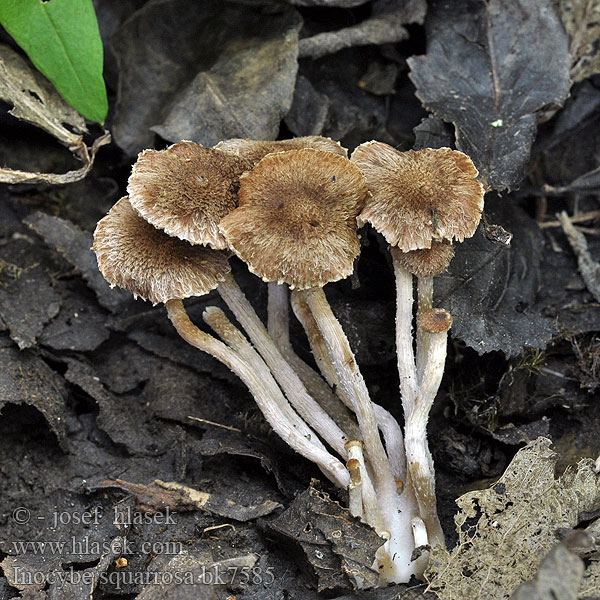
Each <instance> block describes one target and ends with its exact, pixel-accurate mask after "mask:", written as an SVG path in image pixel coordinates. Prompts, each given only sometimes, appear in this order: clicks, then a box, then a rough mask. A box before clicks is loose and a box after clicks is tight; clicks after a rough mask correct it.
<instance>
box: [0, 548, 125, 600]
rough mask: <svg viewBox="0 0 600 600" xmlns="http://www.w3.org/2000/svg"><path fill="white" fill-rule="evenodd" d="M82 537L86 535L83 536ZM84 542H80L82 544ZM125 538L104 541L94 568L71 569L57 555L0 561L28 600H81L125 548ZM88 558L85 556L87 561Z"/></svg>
mask: <svg viewBox="0 0 600 600" xmlns="http://www.w3.org/2000/svg"><path fill="white" fill-rule="evenodd" d="M84 539H85V538H84ZM84 544H85V542H81V545H82V547H83V546H84ZM126 547H127V545H126V539H124V538H121V537H116V538H114V539H113V540H111V541H110V542H107V543H106V546H105V548H106V551H105V552H104V553H103V554H102V556H101V557H100V559H99V560H98V561H97V564H95V565H94V566H93V567H88V568H85V569H76V570H75V569H73V567H72V566H67V565H66V564H65V562H66V561H64V557H62V556H60V555H56V554H55V555H54V556H40V555H37V554H23V555H18V556H7V557H6V558H5V559H4V560H3V561H2V562H1V563H0V567H2V570H3V572H4V573H5V575H6V578H7V579H8V581H9V583H10V585H11V586H13V587H15V588H16V589H18V590H20V591H22V592H23V595H22V596H20V597H21V598H27V599H28V600H55V599H57V598H60V599H61V600H81V599H82V598H92V594H93V592H94V590H95V589H96V587H97V586H98V584H99V583H100V581H101V576H102V575H103V574H104V573H105V572H106V571H107V570H108V568H109V567H110V566H111V564H112V561H113V560H114V558H115V557H116V556H118V555H119V554H120V551H121V550H122V549H123V548H126ZM89 559H90V557H88V561H89Z"/></svg>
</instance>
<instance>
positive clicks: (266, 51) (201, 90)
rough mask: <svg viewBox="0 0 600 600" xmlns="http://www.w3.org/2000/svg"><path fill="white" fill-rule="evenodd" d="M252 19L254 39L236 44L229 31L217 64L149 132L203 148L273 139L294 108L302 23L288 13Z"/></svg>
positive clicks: (193, 83)
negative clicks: (231, 141) (230, 140)
mask: <svg viewBox="0 0 600 600" xmlns="http://www.w3.org/2000/svg"><path fill="white" fill-rule="evenodd" d="M252 17H253V18H251V17H250V15H248V16H247V18H251V20H252V21H254V22H255V25H254V28H253V32H252V36H251V37H249V39H246V40H243V41H242V40H240V39H236V37H235V33H236V32H235V31H234V30H233V29H232V31H231V34H232V35H233V36H234V38H233V40H232V42H231V43H228V44H226V45H225V47H224V48H223V51H222V53H221V55H220V56H219V58H218V60H217V61H216V62H215V64H214V65H212V66H211V68H210V69H207V70H202V71H200V72H199V73H198V74H197V75H196V77H194V79H193V81H192V82H191V83H190V84H189V86H187V87H186V88H185V89H183V90H181V92H180V94H178V97H177V98H176V99H175V101H174V102H173V104H172V106H171V107H170V108H169V111H168V113H167V114H166V116H165V119H164V121H163V122H162V123H161V124H160V125H158V124H157V125H155V126H153V127H152V130H153V131H156V133H158V134H159V135H160V136H162V137H163V138H165V139H167V140H169V141H171V142H176V141H179V140H181V139H192V140H194V141H196V142H199V143H201V144H203V145H205V146H214V145H215V144H216V143H218V142H219V141H221V140H223V139H227V138H253V139H274V138H276V137H277V134H278V132H279V123H280V121H281V119H282V118H283V116H284V115H285V114H286V113H287V111H288V110H289V109H290V106H291V105H292V98H293V94H294V83H295V81H296V71H297V69H298V63H297V56H298V31H299V30H300V27H301V26H302V21H301V19H300V18H299V16H298V14H297V13H296V12H295V11H291V10H290V11H286V12H284V13H283V14H281V15H272V16H268V17H267V16H266V15H265V16H263V17H262V18H261V19H260V20H259V21H257V20H256V15H255V14H253V15H252Z"/></svg>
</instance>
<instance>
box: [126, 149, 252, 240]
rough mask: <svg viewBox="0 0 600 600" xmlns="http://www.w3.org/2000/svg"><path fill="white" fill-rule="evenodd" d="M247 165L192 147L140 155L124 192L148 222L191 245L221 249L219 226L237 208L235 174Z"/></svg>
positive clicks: (210, 150) (222, 155) (228, 156)
mask: <svg viewBox="0 0 600 600" xmlns="http://www.w3.org/2000/svg"><path fill="white" fill-rule="evenodd" d="M250 168H251V165H250V163H249V162H247V161H245V160H243V159H241V158H238V157H237V156H232V155H231V154H227V153H225V152H220V151H219V150H214V149H212V148H204V147H203V146H200V145H198V144H195V143H194V142H179V143H178V144H174V145H173V146H170V147H169V148H167V149H166V150H144V151H143V152H141V153H140V155H139V156H138V159H137V162H136V163H135V164H134V165H133V169H132V171H131V176H130V177H129V183H128V185H127V192H128V194H129V200H130V202H131V204H132V206H133V207H134V208H135V209H136V210H137V211H138V212H139V213H140V214H141V215H142V216H143V217H144V219H146V220H147V221H148V222H149V223H151V224H152V225H154V227H158V228H159V229H162V230H164V231H165V232H166V233H168V234H169V235H172V236H175V237H178V238H181V239H183V240H187V241H188V242H190V243H191V244H202V245H210V246H212V247H213V248H217V249H223V248H226V247H227V245H226V243H225V240H224V239H223V236H222V235H221V233H220V232H219V227H218V224H219V221H220V220H221V219H222V218H223V217H224V216H225V215H226V214H227V213H229V212H230V211H232V210H233V209H234V208H235V207H236V206H237V191H238V187H239V177H240V175H241V174H242V173H243V172H244V171H246V170H247V169H250Z"/></svg>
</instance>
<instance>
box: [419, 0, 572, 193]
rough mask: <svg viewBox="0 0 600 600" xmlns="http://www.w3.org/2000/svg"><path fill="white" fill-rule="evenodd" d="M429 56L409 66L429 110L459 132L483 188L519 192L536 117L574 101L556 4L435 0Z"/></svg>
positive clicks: (431, 5)
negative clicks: (516, 187)
mask: <svg viewBox="0 0 600 600" xmlns="http://www.w3.org/2000/svg"><path fill="white" fill-rule="evenodd" d="M426 27H427V30H428V46H427V54H426V55H425V56H417V57H412V58H409V59H408V64H409V65H410V67H411V74H410V77H411V79H412V81H413V82H414V84H415V85H416V87H417V96H418V97H419V98H420V99H421V101H422V102H423V104H424V105H425V106H426V107H427V108H428V109H430V110H431V111H433V112H434V113H435V114H436V115H437V116H439V117H441V118H443V119H444V120H445V121H449V122H452V123H454V125H455V127H456V139H457V146H458V148H459V149H460V150H462V151H463V152H465V153H466V154H468V155H469V156H470V157H471V158H472V159H473V162H474V163H475V165H476V166H477V168H478V169H479V171H480V173H481V178H482V181H483V182H484V184H485V185H487V186H489V187H491V188H493V189H496V190H503V189H511V188H514V187H515V186H516V185H517V184H518V183H519V182H520V181H521V179H522V178H523V175H524V169H525V165H526V163H527V161H528V159H529V155H530V151H531V145H532V143H533V140H534V138H535V135H536V131H537V115H536V112H537V111H539V110H540V109H542V108H545V107H547V106H553V107H557V106H561V105H562V103H563V102H564V101H565V99H566V97H567V94H568V93H569V87H570V80H569V68H570V60H569V50H568V39H567V36H566V34H565V31H564V29H563V26H562V23H561V22H560V19H559V17H558V15H557V13H556V9H555V7H554V4H553V2H552V1H551V0H541V1H540V0H510V1H509V0H490V1H489V2H479V1H478V0H456V1H455V2H447V1H446V0H434V1H433V2H430V3H429V8H428V13H427V19H426Z"/></svg>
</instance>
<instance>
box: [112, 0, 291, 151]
mask: <svg viewBox="0 0 600 600" xmlns="http://www.w3.org/2000/svg"><path fill="white" fill-rule="evenodd" d="M280 11H281V8H280ZM299 26H300V20H299V19H298V17H297V16H296V12H295V11H294V10H293V9H290V8H287V9H284V10H283V12H280V13H279V14H277V13H274V14H273V13H264V14H262V13H261V11H260V10H259V9H257V8H256V7H252V6H246V5H243V4H233V3H223V2H221V1H219V0H209V1H207V2H203V4H202V10H190V7H189V3H188V2H187V1H186V0H167V1H165V0H152V1H151V2H149V3H147V4H146V5H145V6H144V7H143V8H141V9H140V10H139V11H137V12H136V13H135V14H134V15H132V17H131V18H130V19H128V20H127V21H126V22H125V23H124V24H123V26H122V27H121V28H120V29H119V30H118V32H117V33H116V34H115V35H114V36H113V38H112V47H113V50H114V51H115V53H116V55H117V56H118V58H119V66H120V73H119V97H118V102H117V106H116V112H115V119H114V124H113V131H114V134H115V139H116V141H117V143H118V144H119V145H120V146H121V148H123V149H124V150H125V151H126V152H127V153H129V154H135V153H136V152H138V151H139V150H141V149H143V148H148V147H150V146H152V144H153V140H154V135H153V133H152V131H151V128H153V127H156V129H155V130H156V131H158V132H159V133H160V135H162V136H164V137H165V138H166V139H172V140H173V141H179V140H180V139H193V140H194V141H196V142H200V143H203V144H205V145H212V144H214V143H216V142H218V141H219V140H221V139H223V138H226V137H251V136H257V137H267V136H271V137H273V136H275V135H276V134H277V127H278V125H279V119H281V117H282V116H283V114H285V112H287V110H288V109H289V107H290V105H291V100H292V94H293V85H294V79H295V71H296V53H297V45H296V39H297V30H298V28H299ZM174 31H176V32H177V35H173V32H174ZM148 39H151V40H152V52H148V48H147V40H148ZM284 48H285V52H283V49H284ZM280 58H281V59H282V60H283V62H281V63H279V62H277V61H279V59H280ZM276 65H279V69H277V67H276ZM149 89H151V90H152V93H151V94H148V90H149ZM250 93H251V94H252V98H253V99H252V100H250V98H249V94H250ZM252 111H257V112H256V114H254V115H253V114H251V112H252Z"/></svg>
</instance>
